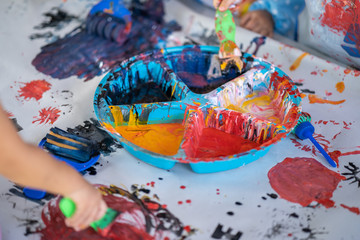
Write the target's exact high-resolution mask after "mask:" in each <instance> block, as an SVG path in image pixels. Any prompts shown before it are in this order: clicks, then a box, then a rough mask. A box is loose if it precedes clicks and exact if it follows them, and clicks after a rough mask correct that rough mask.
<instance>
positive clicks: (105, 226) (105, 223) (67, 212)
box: [59, 197, 119, 237]
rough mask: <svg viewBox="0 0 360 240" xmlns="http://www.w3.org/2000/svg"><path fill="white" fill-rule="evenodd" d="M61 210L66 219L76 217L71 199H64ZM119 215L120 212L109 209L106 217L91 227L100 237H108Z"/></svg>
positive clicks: (60, 206) (74, 206) (60, 205)
mask: <svg viewBox="0 0 360 240" xmlns="http://www.w3.org/2000/svg"><path fill="white" fill-rule="evenodd" d="M59 208H60V210H61V212H62V213H63V214H64V216H65V217H67V218H69V217H71V216H72V215H74V213H75V211H76V205H75V203H74V201H73V200H71V199H70V198H66V197H65V198H62V199H61V200H60V202H59ZM118 215H119V212H118V211H116V210H114V209H111V208H108V209H107V210H106V213H105V214H104V216H103V217H102V218H100V219H99V220H96V221H94V222H92V223H91V224H90V226H91V227H92V228H93V229H94V230H95V231H96V232H98V233H99V234H100V235H102V236H104V237H105V236H107V235H108V233H109V231H110V229H111V226H112V223H113V222H114V220H115V218H116V217H117V216H118Z"/></svg>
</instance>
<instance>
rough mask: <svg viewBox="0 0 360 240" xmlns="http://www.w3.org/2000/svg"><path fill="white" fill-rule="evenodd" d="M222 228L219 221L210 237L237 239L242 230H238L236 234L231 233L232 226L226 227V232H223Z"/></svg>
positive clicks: (228, 239)
mask: <svg viewBox="0 0 360 240" xmlns="http://www.w3.org/2000/svg"><path fill="white" fill-rule="evenodd" d="M222 228H223V225H222V224H220V223H219V224H218V225H217V227H216V229H215V231H214V232H213V234H212V235H211V237H212V238H214V239H227V240H239V239H240V238H241V236H242V232H240V231H239V232H237V233H236V234H231V232H232V228H228V230H227V231H226V232H223V230H222Z"/></svg>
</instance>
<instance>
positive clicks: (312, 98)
mask: <svg viewBox="0 0 360 240" xmlns="http://www.w3.org/2000/svg"><path fill="white" fill-rule="evenodd" d="M308 98H309V103H311V104H314V103H320V104H324V103H326V104H332V105H339V104H342V103H343V102H345V99H343V100H339V101H333V100H327V99H323V98H320V97H319V96H317V95H315V94H309V95H308Z"/></svg>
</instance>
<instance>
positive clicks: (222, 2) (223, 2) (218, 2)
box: [213, 0, 236, 11]
mask: <svg viewBox="0 0 360 240" xmlns="http://www.w3.org/2000/svg"><path fill="white" fill-rule="evenodd" d="M235 1H236V0H213V5H214V7H215V8H216V9H217V8H219V10H220V11H226V10H227V9H229V7H230V5H231V4H233V3H234V2H235Z"/></svg>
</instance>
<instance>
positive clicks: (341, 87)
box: [336, 82, 345, 93]
mask: <svg viewBox="0 0 360 240" xmlns="http://www.w3.org/2000/svg"><path fill="white" fill-rule="evenodd" d="M336 90H337V91H338V92H339V93H342V92H343V91H344V90H345V84H344V82H338V83H336Z"/></svg>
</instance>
